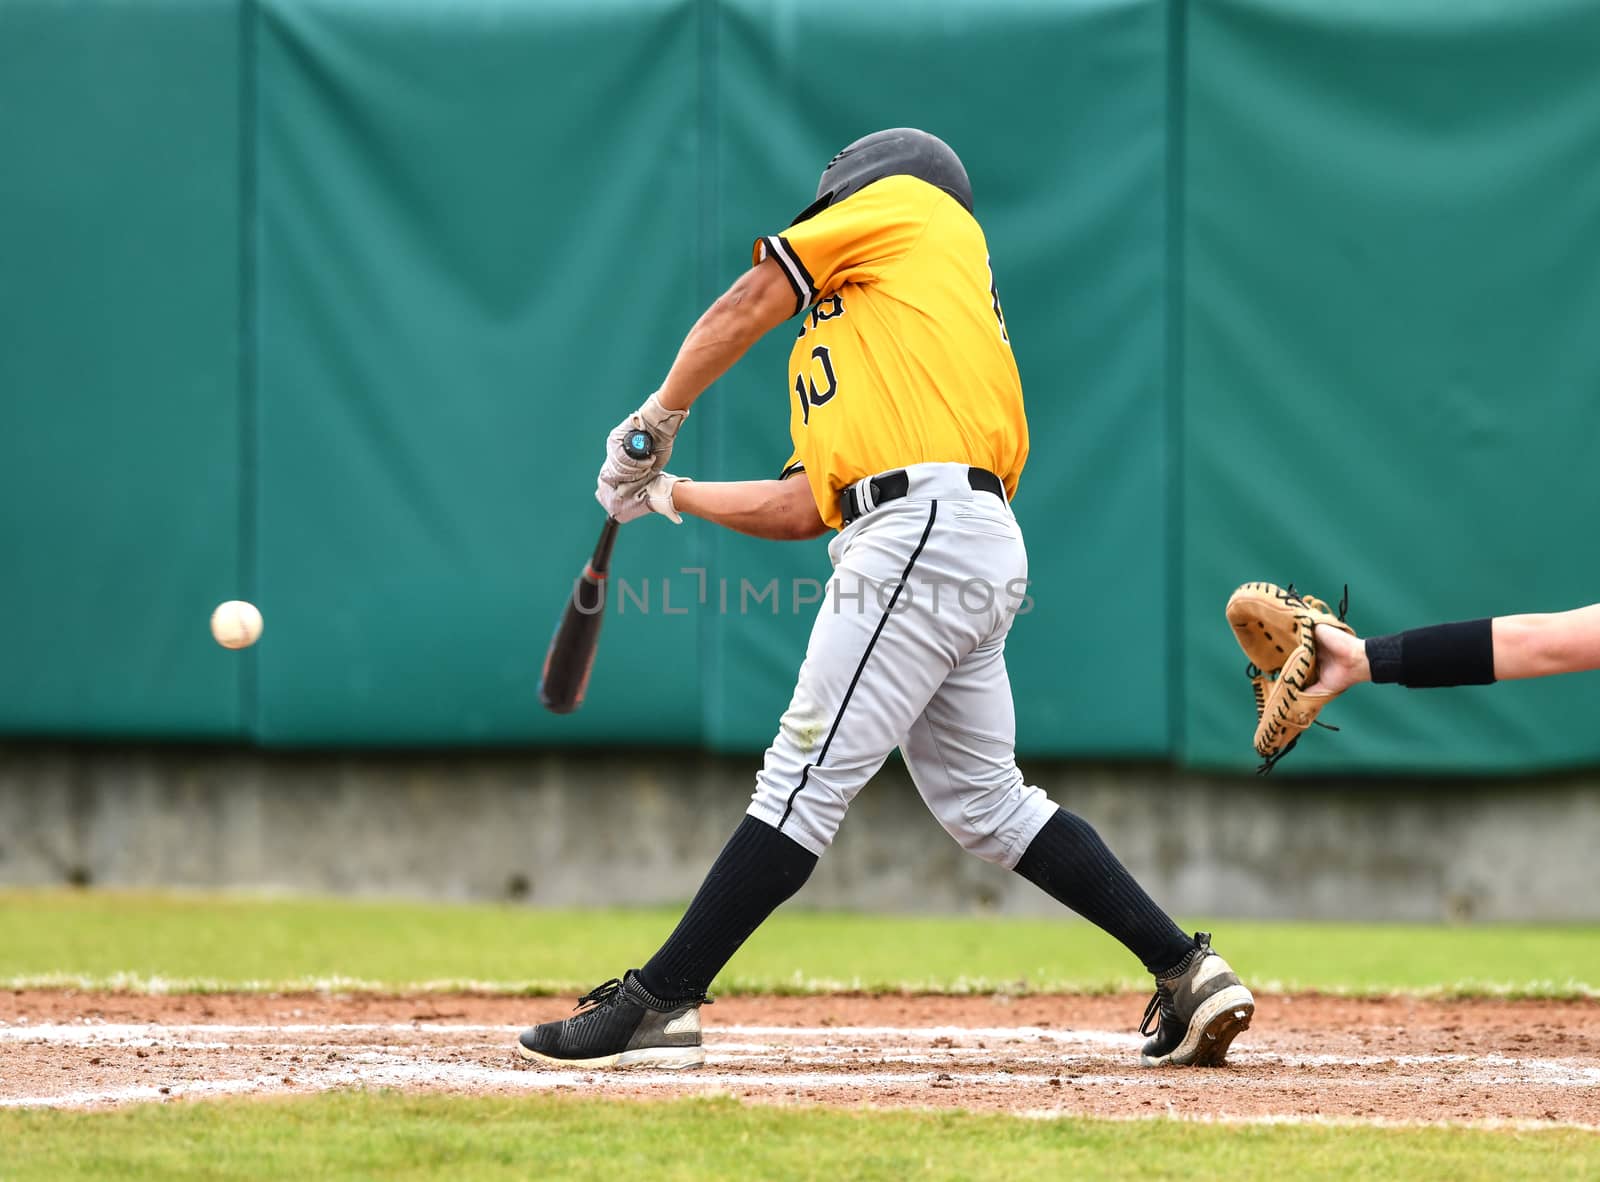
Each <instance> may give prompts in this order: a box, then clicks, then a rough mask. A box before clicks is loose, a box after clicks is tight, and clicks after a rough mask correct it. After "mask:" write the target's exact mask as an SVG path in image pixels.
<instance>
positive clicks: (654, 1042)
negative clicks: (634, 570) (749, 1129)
mask: <svg viewBox="0 0 1600 1182" xmlns="http://www.w3.org/2000/svg"><path fill="white" fill-rule="evenodd" d="M795 316H799V317H800V320H799V331H798V335H797V338H796V340H795V344H794V348H793V350H792V352H791V354H790V359H789V378H788V384H787V385H788V393H789V419H790V429H791V434H792V437H793V440H794V454H793V455H792V456H791V458H790V459H789V462H788V463H787V464H786V465H785V466H784V468H783V471H782V476H781V478H780V479H776V480H762V481H740V482H734V483H710V482H697V481H691V480H688V479H685V478H682V477H677V476H674V475H672V474H670V473H668V472H666V471H665V470H664V469H665V466H666V463H667V459H668V457H669V456H670V454H671V450H672V440H673V438H674V436H675V435H676V434H677V432H678V430H679V428H680V427H681V425H682V424H683V422H684V420H685V418H686V417H687V415H688V414H689V411H690V407H691V406H692V405H693V404H694V402H695V400H696V399H697V398H698V397H699V396H700V394H701V393H702V392H703V391H704V390H705V389H706V388H707V387H708V386H710V385H711V383H712V382H714V381H715V380H716V379H717V378H718V377H719V376H721V375H722V374H723V373H724V372H725V371H726V370H727V369H728V368H729V367H730V366H731V365H733V364H734V362H735V361H737V360H738V358H739V357H740V356H742V355H743V353H744V352H745V350H746V349H747V348H748V347H749V346H750V345H751V344H752V343H753V342H754V341H756V340H757V339H758V338H759V337H760V336H761V335H762V334H764V333H766V332H767V331H769V330H771V329H773V328H775V327H776V326H777V325H779V324H781V323H782V322H783V321H785V320H788V319H790V318H791V317H795ZM641 427H642V428H643V429H645V430H648V431H650V432H651V434H652V435H653V436H654V437H655V440H656V451H655V454H654V455H653V456H652V457H651V458H650V459H648V460H638V459H634V458H632V457H630V456H629V454H628V453H627V451H626V450H625V449H624V447H623V443H624V441H625V439H626V437H627V436H628V435H629V434H630V433H631V432H633V431H635V430H637V429H639V428H641ZM1027 457H1028V425H1027V419H1026V417H1025V415H1024V412H1023V400H1022V387H1021V382H1020V380H1019V378H1018V375H1017V367H1016V362H1015V361H1014V359H1013V357H1012V353H1011V342H1010V338H1009V335H1008V332H1007V328H1006V320H1005V314H1004V312H1003V311H1002V308H1001V303H1000V297H999V294H998V289H997V287H996V284H995V280H994V276H993V274H992V272H991V270H990V262H989V251H988V246H987V244H986V243H985V240H984V235H983V230H982V228H981V227H980V226H979V225H978V222H977V221H976V220H975V218H974V216H973V197H972V189H971V185H970V183H969V181H968V178H967V173H966V170H965V168H964V167H963V166H962V164H961V161H960V160H959V159H958V158H957V156H956V154H955V153H954V152H953V151H952V150H951V149H950V148H949V146H948V145H946V144H945V143H944V142H943V141H941V140H939V139H937V138H936V137H934V136H932V135H929V134H927V133H926V132H922V131H916V130H912V129H907V128H897V129H893V130H889V131H881V132H878V133H876V134H873V135H869V136H867V137H865V138H864V139H861V140H858V141H856V142H855V143H853V144H851V145H850V146H849V147H847V148H845V149H844V150H843V151H842V152H840V153H839V154H838V155H837V156H835V157H834V158H833V159H832V160H831V161H830V162H829V163H828V166H827V168H826V169H825V170H824V171H823V174H822V180H821V183H820V184H819V185H818V188H817V198H816V201H815V202H813V203H812V204H811V205H810V206H808V207H807V208H806V209H805V210H804V211H802V212H801V213H800V215H799V216H798V217H796V218H795V219H794V221H793V222H792V223H791V224H790V225H789V226H788V228H787V229H785V230H783V231H782V232H780V233H775V234H769V235H766V236H764V237H762V238H759V239H757V240H756V242H755V244H754V257H753V265H752V267H751V268H750V269H749V270H748V271H746V272H745V273H744V274H743V275H742V276H741V277H740V278H739V280H738V281H737V282H736V283H734V285H733V286H732V287H731V288H730V289H729V290H728V291H727V292H726V293H725V294H724V295H723V296H721V297H720V298H719V299H718V300H717V301H716V302H715V303H714V304H713V305H712V306H711V307H710V308H709V309H708V310H707V311H706V313H705V314H704V315H703V316H702V317H701V318H700V320H699V321H698V322H697V323H696V324H695V326H694V328H693V329H692V330H691V331H690V333H689V335H688V337H687V338H686V339H685V341H684V343H683V346H682V348H681V349H680V351H679V353H678V356H677V359H676V361H675V362H674V363H673V366H672V368H671V370H670V372H669V373H668V374H667V377H666V380H665V382H663V383H662V386H661V388H660V389H659V390H657V391H656V392H655V393H654V394H652V395H651V396H650V397H649V398H648V399H647V400H646V401H645V403H644V405H643V406H641V407H640V408H639V410H638V411H637V412H635V413H634V414H632V415H630V416H628V418H626V419H625V420H623V422H622V423H621V424H619V425H618V427H617V428H616V429H615V430H614V431H613V432H612V433H611V434H610V436H609V437H608V440H607V449H606V459H605V463H604V466H603V467H602V468H601V470H600V478H599V487H598V490H597V496H598V498H599V500H600V502H601V504H603V505H604V506H605V508H606V510H607V511H608V512H610V513H611V514H612V515H613V516H615V517H616V518H617V519H618V520H620V521H629V520H633V519H634V518H637V517H641V516H643V515H645V514H647V513H652V512H654V513H659V514H662V515H664V516H666V517H668V518H669V519H670V520H672V521H674V522H677V521H680V520H681V514H683V513H689V514H692V515H694V516H696V517H701V518H704V519H705V520H707V521H711V522H715V523H717V524H719V525H724V526H727V527H729V528H731V529H736V530H739V531H741V532H743V533H748V534H753V535H755V536H757V537H763V538H773V539H803V538H812V537H816V536H819V535H821V534H822V533H824V532H826V531H827V530H830V529H832V530H835V531H837V532H836V534H835V536H834V537H833V539H832V541H831V543H830V545H829V548H828V554H829V557H830V558H831V559H832V562H833V567H834V575H833V578H832V579H831V580H830V581H829V583H828V586H827V590H826V593H825V596H824V599H823V602H822V604H821V606H820V608H819V610H818V612H817V617H816V621H815V623H814V625H813V627H812V631H811V638H810V642H809V644H808V645H807V648H806V654H805V660H804V661H803V662H802V664H801V667H800V674H799V678H798V681H797V683H796V685H795V690H794V696H793V698H792V699H791V701H790V703H789V706H788V709H787V710H786V711H785V712H784V714H783V717H782V718H781V720H780V721H779V724H778V732H777V736H776V737H775V738H774V739H773V742H772V746H771V747H770V748H769V749H768V750H767V753H766V758H765V761H764V762H763V765H762V768H761V771H760V773H759V774H758V775H757V777H756V788H755V793H754V796H753V798H752V800H751V802H750V806H749V809H748V811H747V815H746V816H745V818H744V819H743V821H742V822H741V823H740V825H739V826H738V828H737V829H736V830H735V832H734V834H733V836H732V837H731V838H730V839H729V841H728V844H727V845H726V846H725V847H724V849H723V850H722V853H721V854H720V855H719V856H718V857H717V860H716V862H715V863H714V864H713V866H712V867H711V870H710V872H709V873H708V874H707V876H706V879H705V882H704V883H703V885H702V886H701V888H700V890H699V892H698V893H697V894H696V895H695V897H694V899H693V901H692V902H691V903H690V905H689V909H688V911H687V912H686V913H685V915H684V917H683V919H682V921H681V922H680V923H679V924H678V926H677V928H676V930H675V931H674V932H673V933H672V935H671V936H670V937H669V938H668V939H667V941H666V943H665V944H664V945H662V947H661V948H660V949H659V950H658V951H657V952H656V953H655V955H654V956H653V957H651V958H650V960H649V961H648V962H646V964H645V965H644V967H643V968H641V969H637V970H633V969H630V970H628V971H627V972H626V973H625V974H624V975H623V976H622V977H621V978H620V979H614V980H611V981H608V982H606V983H605V984H604V985H601V986H600V987H598V988H597V989H595V990H594V991H593V992H591V993H589V994H588V995H587V996H585V997H584V998H583V999H581V1001H580V1002H579V1005H580V1007H582V1008H581V1012H579V1013H578V1014H577V1015H575V1016H573V1017H570V1018H567V1019H566V1020H564V1021H556V1022H547V1023H544V1024H543V1025H539V1026H535V1027H533V1028H531V1029H529V1030H527V1031H525V1032H523V1034H522V1036H521V1038H520V1040H519V1044H518V1049H519V1051H520V1052H521V1053H522V1055H523V1056H524V1057H526V1058H529V1059H535V1060H541V1061H545V1062H550V1063H557V1064H562V1065H565V1066H582V1067H586V1068H588V1067H610V1066H619V1067H620V1066H630V1065H648V1066H652V1067H691V1066H697V1065H699V1064H701V1063H703V1062H704V1051H703V1050H702V1047H701V1027H700V1019H699V1006H700V1005H701V1004H702V1003H703V1002H704V1001H705V1000H706V990H707V988H708V987H709V986H710V984H711V981H712V979H713V978H714V977H715V976H716V974H717V973H718V972H719V971H720V970H721V968H722V967H723V965H724V964H726V963H727V961H728V959H729V958H730V957H731V956H732V955H733V954H734V952H735V951H736V950H737V949H738V948H739V946H740V945H741V944H742V943H744V941H745V940H746V939H747V938H748V937H749V935H750V934H751V933H752V932H753V931H754V930H755V929H756V928H757V927H758V926H759V925H760V924H761V923H762V922H763V921H764V920H765V919H766V918H767V916H768V915H770V914H771V913H772V912H773V911H774V910H775V909H776V908H777V907H778V906H779V905H780V904H782V903H783V902H784V900H786V899H788V898H790V897H791V896H792V895H794V893H795V892H796V891H798V890H799V889H800V887H801V886H802V884H804V882H805V881H806V878H807V877H808V876H809V875H810V873H811V870H812V868H813V867H814V866H815V865H816V862H817V859H818V857H819V856H820V855H821V854H822V853H823V852H824V851H825V850H826V849H827V848H828V846H829V844H830V843H831V842H832V841H833V838H834V834H835V833H837V832H838V829H839V826H840V824H841V823H842V822H843V820H844V815H845V811H846V809H848V808H849V806H850V802H851V800H853V799H854V797H855V795H856V793H858V792H859V791H860V790H861V789H862V787H864V786H865V785H866V783H867V781H868V780H870V779H871V778H872V776H873V774H874V773H875V772H876V771H877V770H878V768H879V767H880V766H882V764H883V762H884V760H885V758H886V757H887V756H888V755H889V753H890V751H892V750H893V749H894V748H896V747H898V748H899V749H900V751H901V753H902V755H903V756H904V758H905V761H906V765H907V767H908V768H909V769H910V772H911V775H912V778H913V779H914V780H915V782H916V785H917V790H918V791H919V792H920V793H921V795H922V798H923V800H924V801H925V802H926V803H927V806H928V808H929V810H930V811H931V812H932V813H933V815H934V816H935V817H936V818H937V819H938V821H939V823H940V824H941V825H943V826H944V828H945V829H946V830H947V831H948V832H949V833H950V834H951V836H952V837H954V838H955V839H956V840H957V841H958V842H960V843H961V845H962V846H963V847H965V848H966V849H968V850H970V851H971V852H972V853H974V854H976V855H978V856H979V857H980V858H984V859H986V860H988V861H991V862H997V863H999V864H1000V865H1002V866H1005V867H1007V868H1010V869H1013V870H1015V871H1016V872H1017V873H1018V874H1021V875H1022V876H1024V877H1025V878H1027V879H1029V880H1030V881H1032V882H1034V883H1035V884H1037V885H1038V886H1039V887H1041V888H1042V889H1043V890H1045V891H1047V892H1048V893H1049V894H1051V895H1052V896H1054V897H1055V898H1056V899H1058V900H1059V901H1061V902H1062V903H1064V904H1065V905H1066V906H1068V907H1071V908H1073V909H1074V910H1076V911H1077V912H1079V913H1080V914H1082V915H1083V916H1085V917H1086V918H1088V919H1089V920H1091V921H1093V922H1094V923H1096V924H1098V925H1099V926H1100V927H1102V928H1103V929H1105V930H1106V931H1107V932H1109V933H1110V934H1111V935H1113V936H1114V937H1116V938H1117V939H1118V940H1120V941H1121V942H1122V943H1123V944H1124V945H1126V946H1127V947H1128V949H1129V950H1130V951H1131V952H1132V953H1133V954H1134V955H1135V956H1137V957H1138V958H1139V960H1140V961H1141V962H1142V963H1143V964H1144V965H1145V967H1146V968H1147V969H1148V970H1149V971H1150V972H1151V973H1153V974H1154V975H1155V978H1156V991H1155V996H1154V997H1153V998H1152V1000H1151V1003H1150V1006H1149V1009H1148V1010H1147V1011H1146V1014H1145V1022H1144V1023H1143V1024H1142V1025H1141V1032H1142V1033H1144V1034H1146V1035H1149V1036H1150V1037H1149V1041H1148V1042H1146V1043H1145V1045H1144V1049H1143V1053H1142V1056H1141V1058H1142V1061H1143V1062H1144V1063H1146V1064H1149V1065H1159V1064H1168V1063H1170V1064H1180V1065H1187V1064H1200V1065H1214V1064H1220V1063H1221V1062H1222V1061H1223V1058H1224V1056H1225V1055H1226V1053H1227V1049H1228V1045H1229V1043H1230V1042H1231V1041H1232V1039H1233V1038H1234V1036H1235V1035H1236V1034H1238V1032H1239V1031H1241V1030H1243V1029H1244V1028H1245V1027H1246V1026H1248V1025H1249V1022H1250V1017H1251V1015H1252V1014H1253V1013H1254V1008H1255V1003H1254V1000H1253V999H1252V997H1251V995H1250V992H1249V991H1248V990H1247V989H1246V988H1245V987H1244V986H1243V985H1241V984H1240V982H1239V979H1238V977H1237V976H1236V975H1235V974H1234V973H1233V971H1232V970H1231V969H1230V968H1229V967H1228V965H1227V963H1226V962H1225V961H1223V959H1222V958H1221V957H1220V956H1218V955H1217V954H1216V953H1215V952H1213V951H1212V950H1211V948H1210V938H1209V937H1208V936H1207V935H1206V934H1204V933H1197V934H1195V935H1194V936H1193V937H1191V936H1188V935H1186V934H1185V933H1184V932H1183V931H1182V930H1180V929H1179V928H1178V927H1177V925H1176V924H1174V923H1173V921H1172V920H1171V919H1170V918H1169V917H1168V916H1167V914H1166V913H1165V912H1164V911H1162V909H1161V908H1160V907H1158V906H1157V905H1156V904H1155V903H1154V902H1153V901H1152V900H1151V899H1150V897H1149V896H1148V895H1147V894H1146V893H1145V892H1144V890H1143V889H1142V888H1140V886H1139V884H1138V883H1137V882H1135V881H1134V880H1133V878H1132V876H1131V875H1129V873H1128V872H1127V870H1126V869H1125V868H1124V867H1123V866H1122V864H1121V863H1120V862H1118V861H1117V859H1116V858H1115V857H1114V856H1113V855H1112V853H1111V851H1110V850H1109V849H1107V848H1106V846H1105V844H1104V843H1103V842H1102V841H1101V840H1100V838H1099V836H1098V835H1097V834H1096V833H1095V831H1094V830H1093V829H1092V828H1091V827H1090V826H1089V825H1088V823H1087V822H1085V821H1083V820H1082V819H1081V818H1079V817H1076V816H1074V815H1073V814H1071V813H1069V812H1067V811H1065V810H1064V809H1061V808H1059V807H1057V805H1056V804H1055V803H1053V802H1052V801H1051V800H1050V799H1049V798H1048V797H1047V796H1046V795H1045V794H1044V793H1043V792H1042V791H1040V790H1039V789H1038V788H1036V787H1033V786H1031V785H1029V784H1027V783H1025V782H1024V780H1023V778H1022V774H1021V773H1020V772H1019V771H1018V769H1017V765H1016V759H1015V755H1014V742H1015V731H1016V726H1015V717H1014V714H1013V707H1012V701H1011V690H1010V683H1009V681H1008V678H1007V673H1006V663H1005V642H1006V634H1007V632H1008V631H1009V630H1010V628H1011V623H1012V620H1013V618H1014V617H1015V615H1016V612H1017V609H1018V607H1019V605H1020V604H1021V602H1022V599H1023V594H1024V593H1023V588H1024V587H1025V586H1026V581H1027V574H1028V556H1027V551H1026V549H1025V547H1024V545H1023V539H1022V533H1021V531H1020V530H1019V529H1018V527H1017V522H1016V518H1015V517H1013V516H1012V512H1011V507H1010V501H1011V498H1012V497H1013V496H1014V495H1015V494H1016V491H1017V483H1018V480H1019V478H1020V477H1021V475H1022V469H1023V465H1024V463H1025V462H1026V460H1027Z"/></svg>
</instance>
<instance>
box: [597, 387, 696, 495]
mask: <svg viewBox="0 0 1600 1182" xmlns="http://www.w3.org/2000/svg"><path fill="white" fill-rule="evenodd" d="M688 417H689V412H688V411H686V410H668V409H667V408H666V407H664V406H662V405H661V392H660V391H659V390H657V391H656V392H655V393H654V394H652V395H650V397H649V398H646V399H645V400H644V405H643V406H641V407H640V408H639V409H638V410H636V411H634V412H633V413H632V414H631V415H629V416H628V417H627V418H625V419H623V420H622V422H620V423H618V424H617V425H616V427H615V428H613V429H612V431H611V433H610V434H609V435H607V436H606V458H605V463H603V464H601V465H600V483H601V484H609V485H610V486H611V487H612V488H614V489H617V490H618V491H619V492H623V493H634V492H640V491H642V490H643V489H644V486H645V485H647V484H649V483H650V481H651V480H652V479H653V478H654V477H655V476H656V474H657V473H659V472H661V471H662V470H663V469H664V468H666V466H667V460H668V459H669V458H670V457H671V456H672V441H673V440H674V439H675V438H676V437H677V434H678V428H679V427H680V426H682V425H683V420H684V419H686V418H688ZM640 430H643V431H648V432H649V433H650V437H651V439H652V440H654V442H655V451H654V452H653V453H652V454H651V456H650V458H649V459H647V460H636V459H634V458H633V457H632V456H630V455H629V454H628V453H627V450H626V448H625V447H624V444H625V443H626V442H627V438H628V436H629V435H631V434H633V432H635V431H640Z"/></svg>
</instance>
